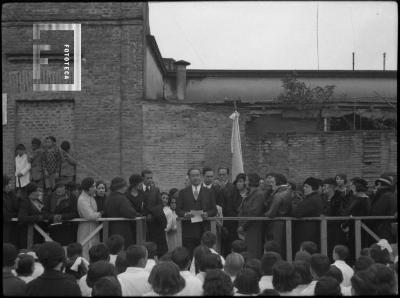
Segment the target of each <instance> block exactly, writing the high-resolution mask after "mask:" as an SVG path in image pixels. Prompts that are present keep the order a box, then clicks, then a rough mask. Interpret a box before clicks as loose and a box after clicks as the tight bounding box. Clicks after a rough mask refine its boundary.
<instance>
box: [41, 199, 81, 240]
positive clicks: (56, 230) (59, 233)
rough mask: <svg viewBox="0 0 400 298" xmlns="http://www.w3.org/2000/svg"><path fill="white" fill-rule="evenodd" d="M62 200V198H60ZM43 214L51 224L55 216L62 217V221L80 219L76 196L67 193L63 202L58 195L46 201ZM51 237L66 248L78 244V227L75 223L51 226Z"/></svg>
mask: <svg viewBox="0 0 400 298" xmlns="http://www.w3.org/2000/svg"><path fill="white" fill-rule="evenodd" d="M60 199H61V198H60ZM43 213H44V216H45V217H46V218H48V219H49V221H50V222H53V218H54V215H56V214H58V215H61V219H62V220H70V219H74V218H78V217H79V214H78V210H77V200H76V197H75V196H74V195H72V194H71V193H69V192H66V193H65V195H64V196H62V200H59V197H58V196H57V195H56V193H53V194H52V195H51V196H50V197H46V198H45V200H44V207H43ZM49 233H50V237H51V238H52V239H53V240H54V241H57V242H59V243H60V244H61V245H63V246H65V245H68V244H69V243H72V242H76V233H77V225H76V224H75V223H73V222H63V223H61V224H57V225H49Z"/></svg>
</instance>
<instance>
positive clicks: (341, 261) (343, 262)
mask: <svg viewBox="0 0 400 298" xmlns="http://www.w3.org/2000/svg"><path fill="white" fill-rule="evenodd" d="M335 263H342V264H346V262H345V261H343V260H336V261H335ZM335 263H334V264H335Z"/></svg>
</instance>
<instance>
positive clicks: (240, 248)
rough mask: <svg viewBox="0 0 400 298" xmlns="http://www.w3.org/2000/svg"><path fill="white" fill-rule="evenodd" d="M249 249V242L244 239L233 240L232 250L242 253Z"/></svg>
mask: <svg viewBox="0 0 400 298" xmlns="http://www.w3.org/2000/svg"><path fill="white" fill-rule="evenodd" d="M246 250H247V244H246V242H245V241H243V240H235V241H233V242H232V252H237V253H239V254H240V253H242V252H245V251H246Z"/></svg>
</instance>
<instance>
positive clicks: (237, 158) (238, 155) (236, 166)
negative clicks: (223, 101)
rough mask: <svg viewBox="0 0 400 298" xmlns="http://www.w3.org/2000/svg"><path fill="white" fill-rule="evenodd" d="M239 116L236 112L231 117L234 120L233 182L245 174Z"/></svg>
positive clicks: (232, 143)
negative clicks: (241, 174) (240, 174)
mask: <svg viewBox="0 0 400 298" xmlns="http://www.w3.org/2000/svg"><path fill="white" fill-rule="evenodd" d="M239 115H240V114H239V113H238V112H237V111H235V112H234V113H233V114H232V115H230V116H229V118H230V119H232V120H233V123H232V138H231V152H232V181H233V180H235V178H236V175H237V174H239V173H244V170H243V158H242V145H241V142H240V130H239Z"/></svg>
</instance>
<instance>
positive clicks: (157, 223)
mask: <svg viewBox="0 0 400 298" xmlns="http://www.w3.org/2000/svg"><path fill="white" fill-rule="evenodd" d="M142 177H143V189H142V190H140V192H141V194H142V195H143V197H144V200H143V210H142V212H143V215H144V216H146V217H147V232H148V239H149V241H151V242H154V243H156V244H157V256H158V257H161V256H162V255H164V254H165V253H166V252H167V251H168V246H167V240H166V239H165V231H164V230H165V228H166V226H167V219H166V217H165V214H164V211H163V203H162V200H161V193H160V190H159V189H158V188H157V187H155V186H154V181H153V173H152V172H151V171H150V170H143V171H142Z"/></svg>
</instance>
